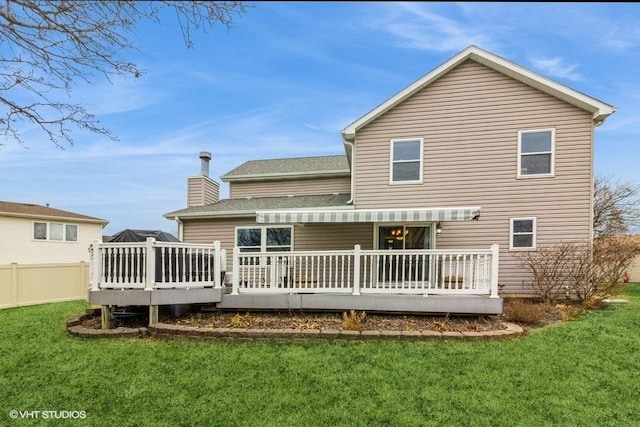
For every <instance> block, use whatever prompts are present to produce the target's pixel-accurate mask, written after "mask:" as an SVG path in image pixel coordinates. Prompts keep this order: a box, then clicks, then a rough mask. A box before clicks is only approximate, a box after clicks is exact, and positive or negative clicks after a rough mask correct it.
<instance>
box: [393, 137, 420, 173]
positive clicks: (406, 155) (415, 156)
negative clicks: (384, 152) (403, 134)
mask: <svg viewBox="0 0 640 427" xmlns="http://www.w3.org/2000/svg"><path fill="white" fill-rule="evenodd" d="M422 143H423V142H422V139H421V138H420V139H395V140H391V173H390V180H389V181H390V182H391V183H401V184H409V183H420V182H422Z"/></svg>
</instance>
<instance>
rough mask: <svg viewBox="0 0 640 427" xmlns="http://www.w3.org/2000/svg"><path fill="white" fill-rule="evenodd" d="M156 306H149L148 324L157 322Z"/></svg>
mask: <svg viewBox="0 0 640 427" xmlns="http://www.w3.org/2000/svg"><path fill="white" fill-rule="evenodd" d="M158 311H159V310H158V306H157V305H150V306H149V324H150V325H153V324H154V323H158Z"/></svg>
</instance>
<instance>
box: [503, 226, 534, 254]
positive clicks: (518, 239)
mask: <svg viewBox="0 0 640 427" xmlns="http://www.w3.org/2000/svg"><path fill="white" fill-rule="evenodd" d="M509 228H510V230H509V249H511V250H527V249H535V248H536V219H535V218H511V224H510V227H509Z"/></svg>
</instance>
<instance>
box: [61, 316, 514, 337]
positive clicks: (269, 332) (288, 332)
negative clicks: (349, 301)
mask: <svg viewBox="0 0 640 427" xmlns="http://www.w3.org/2000/svg"><path fill="white" fill-rule="evenodd" d="M92 316H93V314H91V313H88V314H85V315H82V316H80V317H78V318H75V319H73V320H70V321H69V322H67V331H68V332H69V333H70V334H72V335H75V336H79V337H85V338H97V337H113V338H120V337H130V338H135V337H151V338H162V339H243V340H246V339H286V340H299V339H318V338H320V339H414V340H422V339H434V338H436V339H437V338H449V339H496V338H507V337H514V336H520V335H524V333H525V332H524V329H522V328H521V327H520V326H518V325H516V324H515V323H510V322H502V324H503V325H504V326H505V329H499V330H494V331H484V332H438V331H422V332H420V331H362V332H360V331H343V330H319V329H258V328H256V329H245V328H199V327H195V326H184V325H175V324H171V323H155V324H153V325H149V327H148V328H115V329H104V330H103V329H93V328H85V327H84V326H82V322H83V321H84V320H87V319H88V318H90V317H92Z"/></svg>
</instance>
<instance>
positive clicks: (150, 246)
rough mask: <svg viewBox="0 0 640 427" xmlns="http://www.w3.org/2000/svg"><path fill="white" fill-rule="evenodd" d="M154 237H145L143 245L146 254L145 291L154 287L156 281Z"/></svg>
mask: <svg viewBox="0 0 640 427" xmlns="http://www.w3.org/2000/svg"><path fill="white" fill-rule="evenodd" d="M155 248H156V239H154V238H153V237H147V243H146V245H145V249H146V252H147V254H146V255H147V256H146V261H147V262H146V265H145V268H146V270H147V271H146V273H147V274H146V280H145V288H144V290H145V291H152V290H153V289H154V288H155V282H156V250H155Z"/></svg>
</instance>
